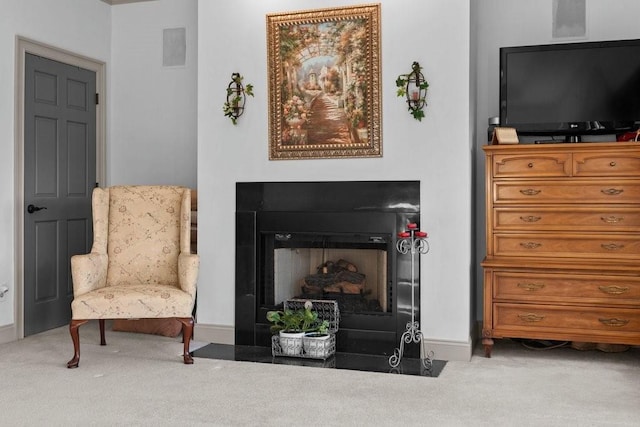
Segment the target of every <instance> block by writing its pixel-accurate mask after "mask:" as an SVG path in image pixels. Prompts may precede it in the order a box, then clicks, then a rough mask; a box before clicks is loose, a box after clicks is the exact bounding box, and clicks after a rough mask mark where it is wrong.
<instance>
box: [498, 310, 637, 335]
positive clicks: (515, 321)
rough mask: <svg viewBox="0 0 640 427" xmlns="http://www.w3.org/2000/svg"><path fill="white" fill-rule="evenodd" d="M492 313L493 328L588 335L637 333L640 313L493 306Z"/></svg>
mask: <svg viewBox="0 0 640 427" xmlns="http://www.w3.org/2000/svg"><path fill="white" fill-rule="evenodd" d="M493 310H494V317H493V322H494V323H493V327H494V328H496V329H500V328H505V329H523V330H524V329H528V328H535V329H537V330H547V331H554V330H557V331H562V332H563V333H572V332H573V333H581V332H582V333H589V334H591V335H597V334H604V335H606V334H613V335H620V334H624V333H633V334H638V333H640V310H638V309H632V308H610V307H606V308H605V307H562V306H552V305H535V304H506V303H505V304H502V303H496V304H494V306H493Z"/></svg>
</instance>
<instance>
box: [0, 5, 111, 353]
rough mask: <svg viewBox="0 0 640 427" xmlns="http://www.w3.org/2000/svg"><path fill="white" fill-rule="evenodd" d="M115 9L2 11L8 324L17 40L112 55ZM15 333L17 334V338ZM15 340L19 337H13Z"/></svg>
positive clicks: (0, 133) (3, 253)
mask: <svg viewBox="0 0 640 427" xmlns="http://www.w3.org/2000/svg"><path fill="white" fill-rule="evenodd" d="M110 31H111V8H110V6H109V5H107V4H106V3H104V2H101V1H97V0H96V1H87V0H56V1H55V2H52V1H50V0H3V1H2V13H0V285H3V284H7V286H8V287H9V289H10V290H9V294H8V295H7V298H5V300H4V301H2V302H0V342H2V341H3V339H5V336H6V335H9V334H3V331H7V330H8V329H7V328H6V327H5V328H3V326H8V325H14V324H15V312H16V311H15V303H16V301H15V297H16V289H15V280H16V269H15V257H14V247H15V235H14V232H15V222H16V220H15V217H14V212H15V201H14V200H15V198H14V196H15V194H14V185H15V181H14V154H15V153H14V126H15V125H14V122H15V117H16V112H15V111H14V109H15V106H14V105H15V104H14V103H15V90H16V88H15V67H16V62H15V47H16V36H17V35H20V36H24V37H26V38H29V39H32V40H35V41H39V42H42V43H46V44H49V45H52V46H55V47H57V48H61V49H65V50H68V51H72V52H74V53H77V54H81V55H84V56H87V57H90V58H93V59H97V60H100V61H107V60H108V58H109V55H110V39H109V34H110ZM13 333H14V332H12V334H13ZM14 338H15V336H14Z"/></svg>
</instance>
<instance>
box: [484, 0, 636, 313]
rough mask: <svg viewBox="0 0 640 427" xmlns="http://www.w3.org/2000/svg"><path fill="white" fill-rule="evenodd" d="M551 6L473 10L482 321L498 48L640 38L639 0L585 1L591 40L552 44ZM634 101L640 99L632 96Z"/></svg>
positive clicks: (526, 2) (502, 4)
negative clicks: (488, 153)
mask: <svg viewBox="0 0 640 427" xmlns="http://www.w3.org/2000/svg"><path fill="white" fill-rule="evenodd" d="M552 3H553V1H552V0H544V1H530V0H482V2H478V4H477V5H476V6H477V7H474V15H475V16H474V19H475V20H476V28H477V33H476V34H475V42H476V43H477V46H478V51H477V58H476V61H477V67H476V79H477V81H476V82H477V99H478V104H477V117H476V126H477V127H476V135H477V137H476V146H477V150H476V152H475V162H476V174H477V175H476V181H475V192H476V198H477V202H478V204H477V215H476V218H475V219H476V239H477V240H476V248H477V252H476V253H477V259H476V263H475V264H476V283H477V287H476V295H477V308H476V313H477V316H478V319H481V317H482V269H481V268H480V265H479V263H480V262H481V261H482V259H483V258H484V256H485V255H486V249H485V247H486V246H485V245H486V243H485V242H486V239H485V234H484V232H485V215H484V208H485V205H484V194H485V192H484V152H483V151H482V149H481V147H482V146H483V145H485V144H486V143H487V119H488V118H489V117H494V116H498V115H499V114H500V111H499V108H498V107H499V103H498V95H499V75H498V71H499V65H500V57H499V48H500V47H506V46H521V45H535V44H548V43H568V42H581V41H601V40H617V39H636V38H640V25H638V23H637V22H636V21H637V17H638V16H639V15H640V2H638V1H637V0H616V1H610V0H586V7H587V11H586V24H587V35H586V37H583V38H580V39H575V38H574V39H553V38H552V26H553V21H552ZM631 96H638V94H633V95H631Z"/></svg>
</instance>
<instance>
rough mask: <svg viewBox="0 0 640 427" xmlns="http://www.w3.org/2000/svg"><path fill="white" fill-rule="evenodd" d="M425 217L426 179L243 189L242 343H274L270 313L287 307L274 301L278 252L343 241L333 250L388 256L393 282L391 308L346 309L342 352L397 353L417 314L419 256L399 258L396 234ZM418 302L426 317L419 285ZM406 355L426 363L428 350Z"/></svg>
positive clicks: (239, 213) (238, 315)
mask: <svg viewBox="0 0 640 427" xmlns="http://www.w3.org/2000/svg"><path fill="white" fill-rule="evenodd" d="M419 218H420V182H419V181H334V182H241V183H237V184H236V266H235V267H236V268H235V277H236V286H235V287H236V298H235V344H236V345H245V346H265V347H268V346H270V345H271V333H270V331H269V326H270V324H269V323H268V322H267V320H266V313H267V311H269V310H273V309H279V308H281V305H278V301H275V300H274V298H273V294H274V290H273V287H274V254H273V252H274V247H278V246H279V245H284V246H287V245H295V242H296V241H298V240H299V241H302V242H305V243H303V244H304V245H307V246H306V247H310V246H314V245H315V244H316V243H317V242H319V241H322V242H323V243H322V244H323V245H325V244H327V243H326V242H338V243H331V244H334V245H335V244H338V245H346V246H349V247H351V246H353V247H357V248H367V249H369V248H375V249H376V250H378V251H383V252H386V254H385V255H384V257H382V259H385V260H386V274H383V275H382V277H384V278H385V279H384V280H386V282H387V283H383V285H384V289H385V290H384V291H382V292H384V293H385V295H384V298H383V300H384V304H383V305H384V309H383V310H381V311H376V310H366V309H365V310H362V311H359V310H355V311H354V310H351V309H350V308H349V307H348V306H346V305H345V307H341V308H340V323H339V331H338V333H337V335H336V338H337V341H336V350H337V352H344V353H361V354H376V355H391V354H393V351H394V349H395V348H397V347H398V346H399V340H400V337H401V336H402V334H403V333H404V331H405V330H406V326H407V323H408V322H410V320H411V309H412V307H411V304H412V298H411V292H412V285H411V258H410V254H408V255H402V254H400V253H398V252H397V250H396V248H395V246H396V236H397V233H398V232H399V231H403V230H405V229H406V227H407V224H409V223H418V222H419ZM282 241H284V243H283V242H282ZM314 242H316V243H314ZM287 247H288V246H287ZM313 267H315V266H313ZM416 268H417V269H418V270H417V271H416V274H415V277H416V280H417V285H419V277H420V273H419V267H416ZM296 286H297V285H296ZM413 301H414V304H415V307H413V309H414V310H415V313H416V319H419V318H420V317H419V301H420V295H419V286H417V287H416V290H415V298H414V299H413ZM340 304H342V302H341V300H339V305H340ZM405 355H406V356H408V357H419V356H420V349H419V348H418V346H417V345H409V346H407V347H405Z"/></svg>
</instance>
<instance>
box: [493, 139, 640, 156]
mask: <svg viewBox="0 0 640 427" xmlns="http://www.w3.org/2000/svg"><path fill="white" fill-rule="evenodd" d="M482 149H483V150H484V151H485V152H487V153H489V152H492V153H493V152H495V153H499V152H503V151H510V152H511V151H514V150H516V151H521V152H530V151H531V152H535V151H554V152H563V151H565V152H574V151H590V150H594V151H597V150H603V149H607V150H612V149H613V150H621V151H622V150H624V151H627V150H640V142H633V141H630V142H628V141H626V142H574V143H571V142H565V143H559V144H529V143H526V144H494V145H484V146H483V147H482Z"/></svg>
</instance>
